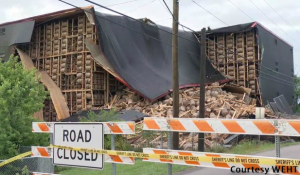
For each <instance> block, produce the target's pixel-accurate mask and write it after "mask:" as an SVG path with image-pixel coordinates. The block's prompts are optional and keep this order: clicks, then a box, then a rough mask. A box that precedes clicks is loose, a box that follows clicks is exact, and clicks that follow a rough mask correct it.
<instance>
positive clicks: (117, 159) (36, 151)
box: [31, 146, 135, 165]
mask: <svg viewBox="0 0 300 175" xmlns="http://www.w3.org/2000/svg"><path fill="white" fill-rule="evenodd" d="M128 152H132V151H128ZM52 154H53V149H52V148H50V147H40V146H32V147H31V157H44V158H52ZM104 161H105V162H106V163H118V164H129V165H134V163H135V159H134V157H124V156H118V155H107V154H105V155H104Z"/></svg>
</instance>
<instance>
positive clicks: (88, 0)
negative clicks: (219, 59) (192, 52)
mask: <svg viewBox="0 0 300 175" xmlns="http://www.w3.org/2000/svg"><path fill="white" fill-rule="evenodd" d="M85 1H87V2H89V3H92V4H94V5H97V6H99V7H102V8H104V9H106V10H109V11H112V12H114V13H116V14H119V15H122V16H125V17H126V18H129V19H132V20H134V21H137V22H139V23H141V24H143V25H146V26H149V25H148V24H146V23H144V22H143V21H140V20H137V19H135V18H132V17H130V16H128V15H125V14H124V13H121V12H118V11H116V10H113V9H110V8H108V7H106V6H103V5H100V4H98V3H95V2H93V1H90V0H85ZM179 25H182V24H179ZM152 27H154V26H152ZM155 28H157V29H158V30H161V31H164V32H166V33H169V34H171V35H175V36H177V37H179V38H182V39H184V40H187V41H190V42H194V43H197V44H199V42H197V41H194V40H191V39H188V38H185V37H182V36H180V35H177V34H174V33H172V32H169V31H167V30H164V29H161V28H158V27H155ZM185 28H187V29H189V30H191V31H193V30H192V29H190V28H188V27H185ZM193 32H194V33H197V32H195V31H193Z"/></svg>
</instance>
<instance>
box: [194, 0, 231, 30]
mask: <svg viewBox="0 0 300 175" xmlns="http://www.w3.org/2000/svg"><path fill="white" fill-rule="evenodd" d="M191 1H193V2H194V3H195V4H196V5H198V6H199V7H200V8H202V9H203V10H205V11H206V12H208V13H209V14H211V15H212V16H214V17H215V18H217V19H218V20H219V21H221V22H222V23H224V24H225V25H227V26H229V25H228V24H227V23H226V22H224V21H223V20H221V19H220V18H218V17H217V16H215V15H214V14H212V13H211V12H210V11H208V10H206V9H205V8H204V7H202V6H201V5H199V4H198V3H196V2H195V1H194V0H191Z"/></svg>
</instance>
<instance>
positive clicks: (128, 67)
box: [95, 12, 225, 100]
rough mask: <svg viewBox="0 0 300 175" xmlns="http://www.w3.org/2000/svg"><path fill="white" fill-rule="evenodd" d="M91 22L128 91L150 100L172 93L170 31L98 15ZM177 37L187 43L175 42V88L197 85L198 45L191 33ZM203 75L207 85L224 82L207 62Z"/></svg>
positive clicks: (103, 48) (127, 19) (180, 34)
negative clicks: (176, 78)
mask: <svg viewBox="0 0 300 175" xmlns="http://www.w3.org/2000/svg"><path fill="white" fill-rule="evenodd" d="M95 18H96V25H97V26H96V27H97V31H98V34H99V37H100V45H101V49H102V52H103V53H104V55H105V57H106V59H107V60H108V62H109V63H110V64H111V65H112V67H113V68H114V69H115V71H116V72H117V73H118V75H120V76H121V78H122V79H123V80H124V81H125V82H126V83H127V85H128V86H129V87H131V88H132V89H134V90H135V91H136V92H137V93H139V94H140V95H142V96H144V97H146V98H148V99H151V100H155V99H157V98H159V97H161V96H164V95H165V94H167V93H168V91H169V90H171V89H172V87H173V83H172V76H173V75H172V34H171V33H172V29H171V28H168V27H164V26H158V25H154V26H150V25H148V24H145V23H141V22H138V21H134V20H131V19H129V18H127V17H124V16H114V15H108V14H103V13H99V12H96V13H95ZM160 29H163V30H165V31H168V32H169V33H168V32H165V31H162V30H160ZM179 36H181V37H184V38H187V39H188V40H186V39H183V38H180V37H179V38H178V48H179V49H178V52H179V53H178V59H179V86H181V87H187V86H196V85H199V81H200V76H199V75H200V45H199V43H198V41H197V39H196V38H195V36H194V34H193V33H191V32H187V31H179ZM189 40H190V41H189ZM206 74H207V79H206V82H207V83H212V82H215V81H222V80H225V77H224V76H223V75H222V74H221V73H220V72H218V71H216V69H214V68H213V66H212V65H211V63H210V62H209V61H208V60H207V62H206Z"/></svg>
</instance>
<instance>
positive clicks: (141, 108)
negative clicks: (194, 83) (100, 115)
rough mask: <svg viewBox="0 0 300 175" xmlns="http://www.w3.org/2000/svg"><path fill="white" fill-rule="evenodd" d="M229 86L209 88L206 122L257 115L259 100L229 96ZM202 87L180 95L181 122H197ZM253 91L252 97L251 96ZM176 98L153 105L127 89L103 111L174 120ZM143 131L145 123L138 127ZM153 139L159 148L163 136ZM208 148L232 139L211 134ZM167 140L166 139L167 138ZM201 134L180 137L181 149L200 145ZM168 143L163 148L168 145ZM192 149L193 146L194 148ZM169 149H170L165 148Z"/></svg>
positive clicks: (135, 141)
mask: <svg viewBox="0 0 300 175" xmlns="http://www.w3.org/2000/svg"><path fill="white" fill-rule="evenodd" d="M224 86H225V85H219V84H218V83H213V84H211V85H210V86H206V88H205V89H206V91H205V118H226V119H237V118H249V117H251V116H253V115H254V114H255V107H256V106H255V105H256V104H255V100H254V99H251V98H250V97H249V96H248V95H247V94H246V93H244V94H238V93H234V92H228V91H225V90H224ZM199 91H200V88H199V87H194V88H187V89H182V90H180V94H179V104H180V105H179V110H180V112H179V118H197V117H198V116H199V98H200V97H199V94H200V93H199ZM250 91H251V90H249V94H250ZM172 105H173V98H172V94H169V95H167V96H165V97H164V98H163V99H161V100H159V101H157V102H154V103H150V102H148V101H147V100H145V99H142V98H141V97H139V96H138V95H137V94H136V93H134V92H132V91H130V90H129V89H125V90H123V91H122V92H118V93H117V95H115V97H114V98H113V100H112V101H111V103H110V104H106V105H105V106H103V107H101V109H109V108H112V107H115V108H117V109H118V110H136V111H138V112H142V113H144V114H147V115H148V116H150V117H169V118H172V117H173V106H172ZM266 114H267V115H271V116H272V115H273V114H272V112H271V111H270V110H269V109H266ZM137 125H138V126H137V127H138V128H139V129H140V130H141V128H142V121H141V122H139V123H138V124H137ZM155 133H156V134H158V135H155V136H154V138H152V139H151V140H152V141H151V142H152V144H154V145H156V146H157V147H160V146H161V143H160V142H161V141H160V137H161V136H160V133H159V132H155ZM205 135H206V140H205V144H206V146H209V147H211V146H212V145H214V143H217V144H222V143H223V142H224V139H225V138H227V137H228V134H210V133H207V134H205ZM165 138H166V137H165ZM129 140H131V142H132V144H133V145H135V146H139V145H140V144H143V143H145V142H147V140H149V139H147V138H143V137H141V136H139V134H137V135H135V136H134V138H130V139H129ZM196 140H197V134H192V133H185V134H183V133H180V147H181V148H183V149H185V150H190V149H191V147H192V146H195V145H196V144H195V145H193V144H192V143H196ZM166 143H167V140H165V141H164V143H163V144H166ZM191 145H192V146H191ZM164 148H166V147H164Z"/></svg>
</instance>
